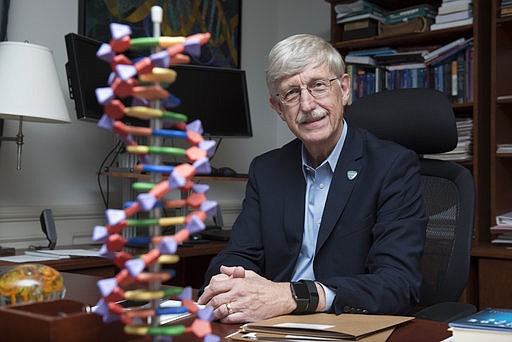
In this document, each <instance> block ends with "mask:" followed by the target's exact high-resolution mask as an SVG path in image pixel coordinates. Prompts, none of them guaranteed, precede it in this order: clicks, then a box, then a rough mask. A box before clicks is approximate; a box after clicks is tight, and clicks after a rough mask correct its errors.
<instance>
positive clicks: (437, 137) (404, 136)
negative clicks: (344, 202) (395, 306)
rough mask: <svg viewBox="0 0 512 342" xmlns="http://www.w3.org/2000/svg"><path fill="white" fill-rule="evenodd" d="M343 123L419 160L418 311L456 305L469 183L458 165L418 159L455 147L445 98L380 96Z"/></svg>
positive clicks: (353, 108) (411, 92) (464, 273)
mask: <svg viewBox="0 0 512 342" xmlns="http://www.w3.org/2000/svg"><path fill="white" fill-rule="evenodd" d="M345 118H346V120H347V122H348V123H349V124H355V125H357V126H360V127H362V128H365V129H367V130H369V131H370V132H371V133H373V134H375V135H376V136H378V137H380V138H382V139H386V140H391V141H394V142H397V143H399V144H401V145H403V146H405V147H407V148H409V149H411V150H413V151H415V152H416V153H418V155H419V156H420V164H421V179H422V184H423V199H424V202H425V206H426V210H427V215H428V223H427V231H426V244H425V250H424V253H423V257H422V274H423V286H422V290H421V299H420V307H426V306H430V305H433V304H437V303H442V302H456V301H458V300H459V297H460V295H461V294H462V291H463V290H464V288H465V286H466V282H467V279H468V274H469V263H470V252H471V238H472V234H473V220H474V208H475V190H474V184H473V178H472V175H471V173H470V172H469V171H468V170H467V169H466V168H465V167H463V166H461V165H460V164H457V163H454V162H450V161H444V160H433V159H424V158H422V155H423V154H436V153H442V152H448V151H451V150H453V149H454V148H455V146H456V145H457V127H456V122H455V116H454V113H453V109H452V106H451V104H450V102H449V100H448V98H447V96H446V95H445V94H443V93H440V92H437V91H435V90H432V89H398V90H393V91H382V92H379V93H376V94H372V95H368V96H365V97H362V98H359V99H357V100H356V101H354V103H353V104H351V105H350V106H348V107H347V113H346V115H345Z"/></svg>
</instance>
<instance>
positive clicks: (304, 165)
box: [301, 119, 348, 177]
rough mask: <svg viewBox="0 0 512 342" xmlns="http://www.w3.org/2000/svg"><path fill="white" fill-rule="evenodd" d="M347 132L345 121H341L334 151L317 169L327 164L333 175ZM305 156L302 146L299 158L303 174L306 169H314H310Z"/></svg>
mask: <svg viewBox="0 0 512 342" xmlns="http://www.w3.org/2000/svg"><path fill="white" fill-rule="evenodd" d="M347 131H348V125H347V122H346V121H345V119H343V130H342V131H341V136H340V139H339V140H338V142H337V143H336V146H334V149H333V150H332V151H331V153H330V154H329V156H328V157H327V159H326V160H324V161H323V162H322V164H320V166H319V167H318V168H320V167H322V166H323V165H325V163H328V164H329V167H330V168H331V171H332V172H333V173H334V169H335V168H336V164H337V163H338V159H339V157H340V154H341V150H342V149H343V145H344V144H345V139H346V137H347ZM306 155H307V154H306V149H305V147H304V144H302V151H301V158H302V171H303V172H305V171H306V169H307V168H311V169H314V168H313V167H311V166H310V165H309V164H308V162H307V158H306ZM305 176H306V175H305V174H304V177H305Z"/></svg>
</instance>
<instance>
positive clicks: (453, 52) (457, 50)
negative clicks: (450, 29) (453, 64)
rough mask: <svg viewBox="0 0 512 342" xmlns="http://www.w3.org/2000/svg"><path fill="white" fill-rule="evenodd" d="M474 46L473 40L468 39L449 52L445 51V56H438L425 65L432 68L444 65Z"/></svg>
mask: <svg viewBox="0 0 512 342" xmlns="http://www.w3.org/2000/svg"><path fill="white" fill-rule="evenodd" d="M472 44H473V39H472V38H471V39H468V40H466V41H465V42H464V43H463V44H461V45H459V46H456V47H454V48H452V49H450V50H448V51H445V52H444V53H443V54H441V55H439V56H437V57H436V58H434V59H431V60H429V61H428V62H425V63H427V65H430V66H436V65H439V64H442V63H444V62H446V61H448V60H449V59H451V58H452V57H455V56H457V55H458V54H460V53H463V51H464V50H466V49H468V48H469V47H470V46H471V45H472Z"/></svg>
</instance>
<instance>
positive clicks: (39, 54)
mask: <svg viewBox="0 0 512 342" xmlns="http://www.w3.org/2000/svg"><path fill="white" fill-rule="evenodd" d="M0 117H1V118H6V119H18V118H19V117H23V121H35V122H53V123H62V122H70V121H71V120H70V118H69V113H68V109H67V106H66V102H65V100H64V94H63V92H62V88H61V86H60V83H59V78H58V75H57V69H56V68H55V61H54V60H53V54H52V51H51V50H50V49H48V48H46V47H44V46H40V45H34V44H29V43H21V42H9V41H6V42H0Z"/></svg>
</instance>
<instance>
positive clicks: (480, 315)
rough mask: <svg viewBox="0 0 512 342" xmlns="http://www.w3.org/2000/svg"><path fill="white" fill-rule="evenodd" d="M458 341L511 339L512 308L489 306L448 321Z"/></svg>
mask: <svg viewBox="0 0 512 342" xmlns="http://www.w3.org/2000/svg"><path fill="white" fill-rule="evenodd" d="M448 326H449V327H450V328H451V330H452V333H453V338H454V339H455V341H457V342H465V341H486V342H498V341H500V342H501V341H511V340H512V309H498V308H487V309H485V310H481V311H479V312H477V313H475V314H472V315H470V316H467V317H464V318H461V319H458V320H456V321H453V322H450V323H448Z"/></svg>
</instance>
